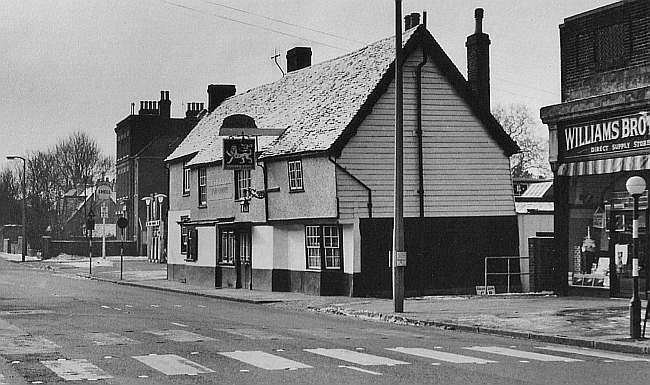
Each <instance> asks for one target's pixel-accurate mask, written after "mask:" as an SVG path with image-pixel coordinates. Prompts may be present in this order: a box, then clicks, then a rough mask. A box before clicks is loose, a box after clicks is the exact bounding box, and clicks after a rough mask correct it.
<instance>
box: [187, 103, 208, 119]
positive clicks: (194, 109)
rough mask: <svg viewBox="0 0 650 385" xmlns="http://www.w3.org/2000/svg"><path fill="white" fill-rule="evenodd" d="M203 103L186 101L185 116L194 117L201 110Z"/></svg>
mask: <svg viewBox="0 0 650 385" xmlns="http://www.w3.org/2000/svg"><path fill="white" fill-rule="evenodd" d="M203 106H204V104H203V103H197V102H190V103H187V111H185V117H187V118H194V117H196V116H198V115H199V114H200V113H201V111H203Z"/></svg>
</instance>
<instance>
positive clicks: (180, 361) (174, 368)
mask: <svg viewBox="0 0 650 385" xmlns="http://www.w3.org/2000/svg"><path fill="white" fill-rule="evenodd" d="M133 358H135V359H136V360H138V361H140V362H142V363H143V364H145V365H149V366H150V367H152V368H154V369H156V370H157V371H159V372H162V373H164V374H166V375H168V376H174V375H179V374H186V375H189V374H201V373H213V372H214V370H212V369H210V368H206V367H205V366H203V365H199V364H197V363H196V362H192V361H190V360H188V359H185V358H183V357H179V356H177V355H175V354H161V355H149V356H134V357H133Z"/></svg>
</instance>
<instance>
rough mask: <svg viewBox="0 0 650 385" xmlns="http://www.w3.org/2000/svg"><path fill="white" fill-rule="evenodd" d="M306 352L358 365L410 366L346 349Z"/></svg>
mask: <svg viewBox="0 0 650 385" xmlns="http://www.w3.org/2000/svg"><path fill="white" fill-rule="evenodd" d="M304 350H305V351H306V352H309V353H314V354H319V355H321V356H326V357H330V358H336V359H338V360H343V361H348V362H351V363H353V364H357V365H364V366H367V365H388V366H394V365H408V364H410V362H404V361H397V360H393V359H390V358H386V357H380V356H374V355H371V354H367V353H359V352H355V351H351V350H346V349H324V348H319V349H304Z"/></svg>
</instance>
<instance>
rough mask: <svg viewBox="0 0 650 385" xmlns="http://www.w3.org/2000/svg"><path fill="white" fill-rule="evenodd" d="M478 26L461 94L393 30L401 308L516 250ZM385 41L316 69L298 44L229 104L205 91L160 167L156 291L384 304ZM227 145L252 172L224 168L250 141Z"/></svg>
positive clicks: (389, 97) (390, 78) (503, 139)
mask: <svg viewBox="0 0 650 385" xmlns="http://www.w3.org/2000/svg"><path fill="white" fill-rule="evenodd" d="M481 21H482V11H481V12H477V33H476V34H474V35H472V36H470V37H469V38H468V43H467V46H468V62H469V68H470V69H469V73H470V75H469V81H467V80H465V78H464V77H463V76H462V75H461V74H460V72H459V71H458V69H457V68H456V66H455V65H454V64H453V63H452V62H451V60H450V59H449V57H448V56H447V55H446V54H445V52H444V51H443V50H442V48H441V47H440V46H439V45H438V43H437V42H436V40H435V39H434V38H433V36H432V35H431V34H430V33H429V31H428V30H427V29H426V28H425V26H423V25H419V15H416V14H412V15H409V17H407V25H406V32H405V33H404V35H403V44H404V57H405V63H404V102H405V106H404V153H405V155H404V159H405V165H404V172H405V176H404V215H405V235H406V249H407V250H406V251H407V254H408V262H407V267H406V273H405V274H406V279H405V290H406V294H407V295H415V294H428V293H444V292H455V293H469V292H474V290H475V289H474V287H475V285H480V284H482V282H483V260H484V257H485V256H494V255H517V254H518V252H519V244H518V235H517V217H516V213H515V202H514V196H513V189H512V180H511V176H510V168H509V161H508V159H509V156H510V155H512V154H513V153H515V152H517V151H518V150H519V148H518V147H517V145H516V144H515V143H514V142H513V141H512V139H511V138H510V137H509V136H508V135H507V134H506V133H505V132H504V131H503V129H502V128H501V126H500V125H499V123H498V122H497V121H496V120H495V119H494V117H493V116H492V115H491V114H490V112H489V76H488V72H489V64H488V59H487V52H488V47H487V46H488V45H489V38H488V36H487V35H486V34H484V33H482V31H481ZM394 41H395V39H394V38H388V39H385V40H381V41H378V42H376V43H373V44H370V45H368V46H366V47H364V48H362V49H360V50H358V51H355V52H352V53H350V54H347V55H344V56H341V57H339V58H336V59H332V60H329V61H325V62H323V63H319V64H316V65H310V64H311V50H310V49H309V48H308V47H298V48H295V49H292V50H290V51H289V52H288V53H287V69H288V73H287V75H286V76H285V77H283V78H282V79H281V80H278V81H276V82H274V83H270V84H266V85H262V86H260V87H257V88H254V89H252V90H249V91H247V92H244V93H241V94H235V92H234V91H235V90H234V86H228V85H213V86H211V87H212V88H211V89H212V90H213V91H215V95H217V96H224V95H225V96H226V97H224V98H221V97H217V96H213V97H212V98H211V100H212V101H211V102H210V103H209V104H210V107H209V113H208V115H207V116H205V117H204V118H203V119H201V121H200V122H199V123H198V124H197V126H196V127H195V128H194V129H193V130H192V132H191V133H190V134H188V136H187V137H186V138H185V139H184V140H183V142H182V143H181V144H180V145H179V146H178V147H177V148H176V149H175V150H174V152H172V153H171V155H169V156H168V157H167V159H166V161H167V164H168V167H169V170H170V191H169V196H170V211H169V221H168V232H169V243H168V245H169V246H168V247H169V249H168V276H169V277H170V279H172V280H177V281H185V282H187V283H192V284H203V285H208V286H216V287H236V288H248V289H257V290H267V291H271V290H272V291H295V292H304V293H310V294H317V295H351V296H389V295H390V292H391V273H390V271H391V269H390V268H389V251H390V250H391V248H392V223H393V221H392V216H393V154H394V144H393V137H394V111H395V107H394V105H395V92H394V85H393V82H394V73H395V63H394V58H395V49H394ZM216 91H219V92H216ZM241 139H250V140H252V143H253V144H254V146H255V147H256V150H257V151H256V153H257V154H259V156H258V157H257V159H256V162H255V164H254V165H253V166H254V169H252V170H250V169H245V168H242V169H237V168H235V169H234V170H233V169H231V168H232V167H231V166H233V164H232V163H233V162H234V160H233V159H239V160H240V161H241V162H243V163H245V162H246V161H245V160H244V161H242V160H241V157H242V156H244V154H246V153H247V152H246V150H245V148H246V147H242V148H239V147H237V146H238V144H237V143H243V146H248V145H249V144H246V142H235V144H234V145H233V146H234V147H231V144H232V142H231V141H232V140H241ZM225 140H229V141H228V142H227V143H228V144H226V148H224V143H225ZM248 143H251V142H248ZM235 152H236V153H238V154H239V155H240V156H236V157H233V154H234V153H235ZM234 163H236V162H234Z"/></svg>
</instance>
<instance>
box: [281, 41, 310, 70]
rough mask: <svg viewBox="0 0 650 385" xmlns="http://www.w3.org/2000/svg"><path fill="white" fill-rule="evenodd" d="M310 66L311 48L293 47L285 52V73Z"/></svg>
mask: <svg viewBox="0 0 650 385" xmlns="http://www.w3.org/2000/svg"><path fill="white" fill-rule="evenodd" d="M310 65H311V48H309V47H294V48H291V49H290V50H289V51H287V73H289V72H293V71H298V70H301V69H303V68H307V67H309V66H310Z"/></svg>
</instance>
